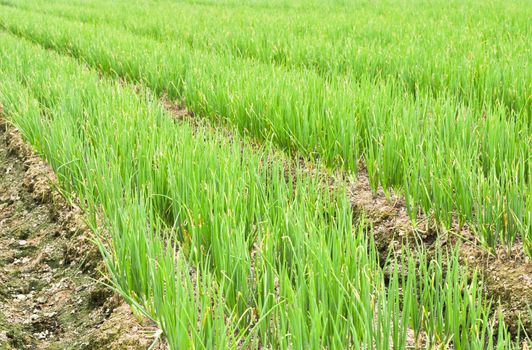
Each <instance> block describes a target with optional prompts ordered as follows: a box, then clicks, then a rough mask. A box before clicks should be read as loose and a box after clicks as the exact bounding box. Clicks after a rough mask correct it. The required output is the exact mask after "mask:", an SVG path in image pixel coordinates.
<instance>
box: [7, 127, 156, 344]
mask: <svg viewBox="0 0 532 350" xmlns="http://www.w3.org/2000/svg"><path fill="white" fill-rule="evenodd" d="M56 183H57V181H56V178H55V176H54V173H53V172H52V171H51V169H50V167H49V166H48V165H47V164H46V163H45V162H44V161H43V160H41V159H40V158H39V157H37V156H36V155H35V154H34V152H32V150H31V148H29V147H28V146H27V145H26V144H24V143H23V142H22V139H21V137H20V135H19V133H18V132H17V131H16V130H15V129H13V128H12V127H11V126H9V125H8V124H7V123H6V122H5V120H3V119H1V117H0V349H132V350H133V349H135V350H137V349H139V350H140V349H147V348H148V347H149V346H150V345H151V344H152V343H153V341H154V333H155V331H156V329H155V327H154V326H153V324H151V323H150V322H148V321H146V320H141V319H140V318H139V317H135V316H134V315H133V314H132V313H131V310H130V308H129V306H128V305H127V304H125V303H124V302H123V301H122V300H121V298H119V297H118V296H117V295H116V294H114V293H113V292H112V291H111V290H110V289H109V288H107V287H105V286H104V285H103V284H102V283H101V282H102V281H103V280H104V277H103V272H102V271H104V266H103V263H102V260H101V257H100V254H99V252H98V250H97V249H96V247H95V246H94V244H92V242H91V241H90V231H89V230H88V228H87V227H86V225H85V224H84V223H83V220H82V213H81V211H80V209H79V208H77V207H76V206H75V205H71V204H69V203H67V202H66V201H65V200H64V198H63V197H62V196H61V195H60V194H59V193H58V192H57V191H55V190H54V186H55V184H56ZM159 346H160V348H162V347H163V345H162V344H160V345H159Z"/></svg>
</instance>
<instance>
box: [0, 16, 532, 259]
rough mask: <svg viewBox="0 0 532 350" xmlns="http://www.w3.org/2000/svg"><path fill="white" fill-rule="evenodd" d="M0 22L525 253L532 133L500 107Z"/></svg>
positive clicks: (84, 31) (71, 29)
mask: <svg viewBox="0 0 532 350" xmlns="http://www.w3.org/2000/svg"><path fill="white" fill-rule="evenodd" d="M150 17H151V16H150ZM137 19H138V18H136V19H135V20H137ZM0 25H1V26H3V27H4V28H6V29H7V30H9V31H11V32H13V33H16V34H17V35H20V36H22V37H26V38H29V39H31V40H33V41H35V42H38V43H40V44H42V45H44V46H46V47H48V48H51V49H54V50H57V51H60V52H65V53H68V54H70V55H73V56H75V57H78V58H79V59H81V60H83V61H84V62H87V63H88V64H90V65H92V66H93V67H97V68H98V69H99V70H101V71H104V72H106V73H109V74H111V75H113V76H120V77H125V78H128V79H130V80H133V81H137V82H141V83H143V84H144V85H145V86H147V87H149V88H151V89H152V90H153V91H154V92H155V93H156V94H158V95H162V94H165V95H168V96H169V97H170V98H172V99H175V100H178V101H180V102H182V103H184V104H185V105H186V106H187V107H188V108H190V109H191V110H192V111H194V112H196V113H197V114H198V115H201V116H208V117H211V118H212V119H215V120H219V121H222V122H229V123H232V124H233V125H236V126H238V127H239V129H240V130H244V131H246V132H248V133H250V134H251V135H253V136H255V137H260V138H263V139H266V140H272V141H273V142H274V143H275V144H276V145H278V146H280V147H282V148H284V149H286V150H289V151H291V150H296V151H297V152H298V153H299V154H303V155H305V156H310V157H317V158H320V159H322V160H323V161H324V162H325V163H327V164H329V165H331V166H343V167H345V168H347V169H349V170H352V171H356V169H357V166H358V161H359V160H360V159H361V158H362V159H364V162H365V166H366V167H367V170H368V173H369V176H370V179H371V182H372V186H373V188H374V189H376V188H377V187H378V186H379V185H381V186H383V187H384V188H385V189H389V188H396V189H397V188H400V189H401V190H402V191H403V193H404V196H405V199H406V203H407V206H408V208H409V210H410V212H411V213H412V217H413V218H415V217H416V214H417V212H418V210H419V209H422V210H423V211H424V212H425V213H426V214H428V215H433V216H435V217H436V218H437V219H438V220H439V221H440V222H442V223H443V224H445V225H446V226H450V225H451V223H452V222H453V220H454V219H457V220H458V222H459V223H460V224H464V223H469V224H471V226H472V229H473V230H474V231H475V232H476V233H477V236H478V237H479V239H480V240H481V241H483V242H484V243H485V244H487V245H489V246H494V245H496V244H497V243H498V242H499V241H503V242H505V243H506V244H512V242H514V240H515V238H516V236H518V235H521V236H522V238H523V240H524V243H525V249H526V250H527V252H528V253H529V254H530V253H531V249H532V245H531V243H532V210H531V208H532V195H531V190H530V185H529V184H530V181H531V179H532V167H530V160H531V152H530V150H531V149H532V132H531V131H530V123H529V122H528V121H527V118H526V115H523V114H510V115H509V114H508V110H507V108H505V106H503V105H501V104H496V103H495V104H486V105H482V107H479V106H478V105H476V104H474V105H471V104H468V103H465V102H463V101H461V100H460V98H458V97H456V96H454V95H453V94H451V93H446V92H442V93H441V94H439V95H438V96H431V95H430V94H425V95H412V94H407V93H405V92H404V91H403V89H402V88H401V86H402V83H401V82H398V81H396V80H384V81H375V79H373V78H371V77H370V76H362V77H358V78H357V80H356V81H353V80H351V79H350V78H349V77H342V78H340V77H338V78H335V79H329V80H327V79H324V78H323V77H322V76H320V75H319V74H318V73H316V72H314V71H312V70H298V69H288V68H287V67H282V66H276V65H272V64H270V63H261V62H257V61H254V60H250V59H245V58H240V57H235V56H233V55H223V54H216V53H212V52H209V51H205V50H203V49H196V48H191V47H190V46H188V45H181V44H180V42H179V41H178V42H173V41H171V40H168V41H160V40H155V39H152V38H149V37H146V36H139V35H137V34H132V33H129V32H127V31H125V30H123V29H116V28H114V27H113V26H111V25H108V24H106V23H99V24H87V23H83V22H78V21H75V20H69V19H64V18H58V17H56V16H51V15H46V14H37V13H32V12H29V11H26V10H21V9H16V8H8V7H3V10H2V12H1V13H0ZM527 81H528V80H527Z"/></svg>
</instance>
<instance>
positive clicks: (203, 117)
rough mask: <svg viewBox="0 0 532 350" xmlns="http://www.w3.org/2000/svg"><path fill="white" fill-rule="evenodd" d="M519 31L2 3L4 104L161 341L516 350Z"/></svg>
mask: <svg viewBox="0 0 532 350" xmlns="http://www.w3.org/2000/svg"><path fill="white" fill-rule="evenodd" d="M531 19H532V3H531V2H530V1H529V0H509V1H502V0H485V1H479V0H471V1H457V0H450V1H443V0H428V1H421V0H396V1H391V0H383V1H365V0H337V1H335V0H309V1H300V0H220V1H216V0H185V1H170V0H159V1H148V0H139V1H125V0H116V1H104V0H74V1H72V0H70V1H67V0H53V1H50V0H46V1H45V0H2V1H1V2H0V113H1V117H2V118H5V119H6V120H7V122H8V123H9V125H10V127H11V128H16V129H18V130H20V133H21V135H22V137H23V138H24V140H25V142H26V143H27V144H29V145H31V146H32V148H33V149H34V150H35V152H36V153H37V154H39V155H40V156H41V157H43V158H44V159H45V160H46V161H47V162H48V163H49V164H50V166H51V167H52V169H53V170H54V172H55V174H56V176H57V183H56V187H57V188H58V190H59V191H60V192H61V194H62V195H63V196H64V197H65V198H66V199H67V200H69V201H71V202H72V203H76V205H78V206H79V207H80V208H81V209H82V210H83V215H84V218H85V220H86V222H87V224H88V226H89V227H90V229H91V231H92V235H93V237H92V238H93V241H94V244H96V245H97V246H98V248H99V251H100V253H101V255H102V257H103V261H104V263H105V267H106V269H105V271H106V272H105V275H106V276H107V278H108V282H107V283H108V284H109V285H110V286H111V287H112V288H113V289H114V290H115V291H116V292H117V293H118V294H119V295H120V296H121V297H122V298H123V299H124V300H125V301H126V302H127V303H128V304H129V305H130V306H131V309H132V310H133V312H134V313H135V314H136V315H137V317H138V318H139V319H140V318H146V319H149V320H151V322H153V324H154V325H155V326H156V328H157V329H158V330H159V331H157V332H156V336H154V341H153V346H155V345H157V346H164V347H168V348H169V349H378V350H381V349H463V350H469V349H528V348H532V261H531V258H532V192H531V187H530V185H531V181H532V65H531V64H532V50H531V47H532V21H531ZM1 208H2V207H1V200H0V209H1ZM0 261H1V260H0ZM0 267H1V265H0ZM1 292H2V291H1V290H0V303H3V302H6V303H7V302H8V300H3V299H6V298H3V297H2V293H1ZM1 320H2V313H1V311H0V331H1V330H2V327H1V326H2V322H1ZM0 334H1V333H0ZM59 336H60V335H59ZM1 341H2V338H1V337H0V347H1V345H2V344H1ZM14 348H16V346H14ZM124 348H125V347H124Z"/></svg>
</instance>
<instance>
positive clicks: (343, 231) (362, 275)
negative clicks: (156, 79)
mask: <svg viewBox="0 0 532 350" xmlns="http://www.w3.org/2000/svg"><path fill="white" fill-rule="evenodd" d="M0 45H1V47H2V50H1V51H0V74H1V76H2V79H1V80H0V104H1V105H2V107H3V111H4V113H5V114H6V116H7V117H8V118H9V120H11V121H12V122H13V123H14V124H15V125H16V126H17V127H19V128H20V130H21V131H22V133H23V135H24V137H25V138H26V139H27V140H28V141H29V142H30V143H31V144H32V145H34V147H35V148H36V150H37V151H38V152H40V153H41V154H42V155H44V156H45V157H46V158H47V159H48V161H49V162H50V164H51V165H52V167H53V168H54V170H55V171H56V172H57V174H58V178H59V180H60V182H61V186H62V188H63V189H64V191H65V193H67V194H74V193H75V194H76V195H77V197H78V200H79V202H80V204H81V205H82V206H83V208H84V209H85V211H86V213H87V217H88V220H89V222H90V224H91V226H92V227H93V229H94V231H95V232H96V233H97V236H96V238H97V241H98V242H99V245H100V248H101V251H102V253H103V255H104V257H105V261H106V263H107V266H108V268H109V271H110V273H111V277H112V281H113V283H114V285H115V286H116V288H117V289H118V290H119V291H120V292H121V293H122V294H123V295H124V296H125V297H126V299H127V300H128V301H129V302H130V303H131V304H132V305H134V306H135V308H136V309H137V310H139V311H141V312H143V313H144V314H145V315H146V316H148V317H151V318H152V319H154V320H155V321H156V322H157V324H158V325H159V326H160V327H161V329H162V330H163V331H164V334H165V336H166V337H167V339H168V342H169V344H170V346H171V348H172V349H190V348H202V349H203V348H206V349H211V348H213V349H214V348H227V349H230V348H258V347H259V346H266V347H271V348H276V349H288V348H290V349H306V348H312V349H322V348H343V347H345V346H346V345H347V346H351V347H353V348H360V349H361V348H367V349H369V348H376V349H389V348H391V347H393V348H394V349H404V348H405V347H406V346H407V342H412V341H413V340H412V339H414V341H419V342H421V341H422V340H423V341H424V342H426V345H427V346H430V344H433V345H434V344H440V345H441V344H446V343H449V344H450V343H452V344H453V346H454V348H455V349H492V348H497V349H503V348H505V349H506V348H508V349H510V348H517V346H518V345H517V344H515V343H512V342H511V341H510V340H509V336H508V334H507V332H506V330H505V326H504V322H503V321H502V319H499V320H498V325H497V326H496V322H495V321H497V320H496V315H495V316H494V317H495V318H492V316H491V306H490V303H488V302H487V301H486V300H485V299H484V297H483V295H482V289H481V288H480V285H479V282H478V280H477V277H476V274H473V275H472V276H469V275H468V274H467V272H466V270H465V269H464V268H463V267H461V266H460V263H459V261H458V259H457V256H456V255H455V254H451V255H449V256H447V255H446V254H445V255H444V254H442V253H437V254H436V258H435V259H434V260H430V261H428V260H427V257H426V255H425V254H424V253H423V252H422V251H420V252H416V253H413V254H409V253H408V252H404V254H403V257H404V258H403V260H399V261H398V260H394V259H390V260H389V261H387V262H386V263H385V264H384V265H385V267H384V268H381V267H380V264H379V261H378V257H377V253H376V251H375V247H374V245H373V244H372V242H371V238H370V237H371V235H370V233H371V232H370V231H369V230H367V229H366V228H365V227H364V222H363V220H362V221H361V222H360V223H358V224H356V225H355V224H353V213H352V212H351V209H350V207H349V203H348V200H347V198H346V194H345V192H344V190H343V189H342V188H337V189H328V187H327V186H325V185H324V184H322V183H320V181H319V180H316V179H313V178H312V177H309V176H308V175H305V172H304V171H302V170H298V169H291V168H287V167H286V166H285V163H286V162H285V159H284V158H283V157H284V156H283V155H281V154H278V153H276V152H275V151H272V149H271V147H269V146H268V145H267V144H266V145H265V146H264V147H263V148H259V149H257V148H256V147H251V146H249V145H247V143H246V141H245V140H243V139H240V137H239V136H238V135H234V138H233V139H232V140H229V139H227V138H225V137H224V136H221V135H219V134H218V133H217V132H216V131H215V130H214V129H212V128H208V127H203V126H201V125H194V126H192V125H189V124H187V123H186V122H176V121H174V120H173V119H172V116H171V115H169V114H168V112H167V111H166V110H165V109H164V108H163V107H162V106H161V105H160V104H158V103H157V102H156V100H154V99H153V98H152V97H151V96H150V94H149V93H148V92H147V91H145V90H143V89H142V88H141V89H140V90H139V91H136V90H138V88H133V87H130V86H127V85H125V84H124V83H120V82H117V81H113V80H108V79H105V78H101V77H100V76H99V74H98V72H96V71H92V70H90V69H88V68H86V67H84V66H83V65H80V63H79V62H78V61H76V60H74V59H71V58H69V57H65V56H61V55H59V54H57V53H53V52H50V51H49V50H46V49H44V48H41V47H39V46H37V45H34V44H32V43H30V42H28V41H25V40H23V39H20V38H17V37H14V36H11V35H9V34H5V33H0ZM399 266H402V267H401V268H400V267H399ZM385 271H388V273H387V274H386V276H385ZM495 335H497V336H496V337H494V336H495ZM409 345H411V344H409Z"/></svg>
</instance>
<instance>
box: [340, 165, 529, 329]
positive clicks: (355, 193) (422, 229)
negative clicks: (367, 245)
mask: <svg viewBox="0 0 532 350" xmlns="http://www.w3.org/2000/svg"><path fill="white" fill-rule="evenodd" d="M361 169H362V170H361V171H360V173H359V174H358V175H357V179H352V178H347V179H346V178H345V176H343V175H341V174H337V176H336V178H335V179H334V181H336V182H337V181H345V182H347V188H348V192H349V198H350V201H351V205H352V207H353V209H354V210H355V212H358V213H360V214H361V215H364V216H365V217H367V218H368V219H369V220H370V222H371V224H372V225H373V228H374V236H375V243H376V245H377V248H378V249H379V252H380V254H381V257H382V258H385V257H386V256H387V254H388V253H389V252H390V251H391V252H392V253H393V254H395V255H396V256H397V255H399V254H400V253H401V245H403V244H409V245H410V246H412V248H415V247H416V246H418V245H421V246H422V247H423V248H424V249H425V250H426V251H427V253H428V254H429V255H430V254H432V253H434V251H435V250H436V249H437V248H442V249H444V250H448V251H450V250H452V249H454V248H455V247H457V246H458V247H459V254H460V259H461V260H462V261H463V263H464V265H467V266H468V267H469V270H470V271H473V270H476V271H478V272H479V273H480V275H481V276H482V277H483V281H484V289H485V294H486V296H487V297H488V298H492V300H493V302H494V303H495V305H496V306H498V305H500V309H501V311H502V312H503V314H504V317H505V321H506V323H507V326H508V328H509V330H510V332H511V333H512V334H514V335H515V334H517V332H518V325H519V321H520V320H521V322H522V324H523V326H524V329H525V331H526V332H527V334H528V335H532V320H531V319H530V313H529V307H532V259H531V258H530V257H529V256H527V255H526V254H525V252H524V249H523V244H522V242H521V241H520V239H519V238H518V239H517V240H516V242H515V244H514V245H513V246H512V248H511V250H508V249H507V248H505V247H502V246H497V247H496V248H495V249H493V250H492V251H488V250H487V249H486V248H485V247H483V246H482V245H481V244H480V243H479V242H478V241H477V240H476V238H475V235H474V234H473V232H471V230H470V229H469V227H467V226H464V227H459V225H458V224H457V223H456V222H455V223H454V224H453V226H452V227H451V228H450V229H448V230H445V229H443V228H442V227H441V225H438V224H437V223H436V222H435V221H434V220H432V219H431V218H429V217H427V216H426V215H423V214H421V213H419V214H418V215H417V218H416V222H417V225H415V226H414V225H413V224H412V220H411V219H410V217H409V215H408V213H407V210H406V205H405V202H404V198H402V197H401V196H399V195H396V194H394V193H393V192H392V193H390V194H389V196H386V195H385V193H384V191H383V190H382V189H379V190H378V191H377V193H373V192H372V191H371V188H370V185H369V178H368V176H367V173H366V172H365V171H364V169H363V166H361ZM455 221H456V220H455Z"/></svg>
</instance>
